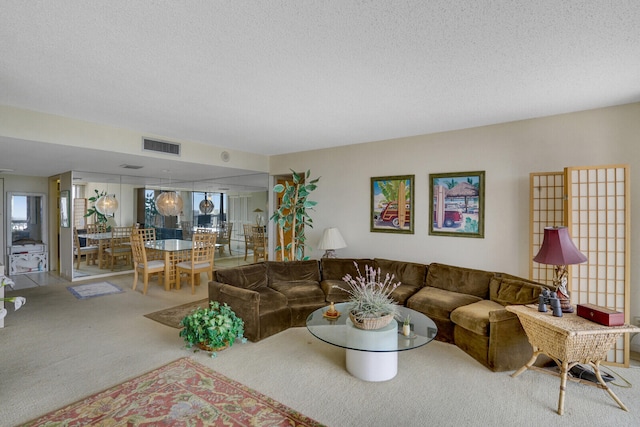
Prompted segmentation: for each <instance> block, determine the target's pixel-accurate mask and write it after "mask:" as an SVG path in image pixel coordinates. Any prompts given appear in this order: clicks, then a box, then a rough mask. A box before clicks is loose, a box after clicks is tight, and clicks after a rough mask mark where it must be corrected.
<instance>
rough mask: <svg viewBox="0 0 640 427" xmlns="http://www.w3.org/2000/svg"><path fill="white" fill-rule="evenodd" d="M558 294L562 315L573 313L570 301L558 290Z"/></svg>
mask: <svg viewBox="0 0 640 427" xmlns="http://www.w3.org/2000/svg"><path fill="white" fill-rule="evenodd" d="M556 293H557V294H558V299H559V300H560V307H561V308H562V312H563V313H573V306H572V305H571V300H570V299H569V296H568V295H565V294H564V293H563V292H562V291H561V290H560V288H558V291H557V292H556Z"/></svg>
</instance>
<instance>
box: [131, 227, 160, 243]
mask: <svg viewBox="0 0 640 427" xmlns="http://www.w3.org/2000/svg"><path fill="white" fill-rule="evenodd" d="M134 235H138V236H140V237H141V238H142V241H143V242H148V241H155V240H156V229H155V228H134V229H133V232H132V236H134Z"/></svg>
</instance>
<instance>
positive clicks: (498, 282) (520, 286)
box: [489, 273, 547, 306]
mask: <svg viewBox="0 0 640 427" xmlns="http://www.w3.org/2000/svg"><path fill="white" fill-rule="evenodd" d="M546 287H547V286H545V285H543V284H541V283H536V282H533V281H531V280H528V279H523V278H521V277H516V276H511V275H509V274H504V273H498V274H496V275H495V276H494V277H493V278H492V279H491V282H490V284H489V299H490V300H491V301H494V302H497V303H498V304H502V305H504V306H507V305H520V304H537V303H538V296H540V293H541V292H542V290H543V289H544V288H546Z"/></svg>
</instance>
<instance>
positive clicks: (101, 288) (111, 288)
mask: <svg viewBox="0 0 640 427" xmlns="http://www.w3.org/2000/svg"><path fill="white" fill-rule="evenodd" d="M67 289H69V292H71V293H72V294H73V296H74V297H76V298H78V299H87V298H93V297H101V296H103V295H111V294H120V293H122V292H124V291H123V290H122V289H120V288H119V287H117V286H116V285H114V284H113V283H110V282H98V283H87V284H86V285H76V286H67Z"/></svg>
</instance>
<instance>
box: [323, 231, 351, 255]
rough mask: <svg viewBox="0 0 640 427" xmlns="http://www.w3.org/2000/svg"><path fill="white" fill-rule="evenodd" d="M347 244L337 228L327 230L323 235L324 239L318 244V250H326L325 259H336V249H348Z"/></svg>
mask: <svg viewBox="0 0 640 427" xmlns="http://www.w3.org/2000/svg"><path fill="white" fill-rule="evenodd" d="M346 247H347V244H346V243H345V242H344V239H343V238H342V234H340V230H338V229H337V228H335V227H331V228H325V229H324V233H322V239H320V243H319V244H318V249H324V250H325V252H324V255H322V257H323V258H335V257H336V249H342V248H346Z"/></svg>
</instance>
